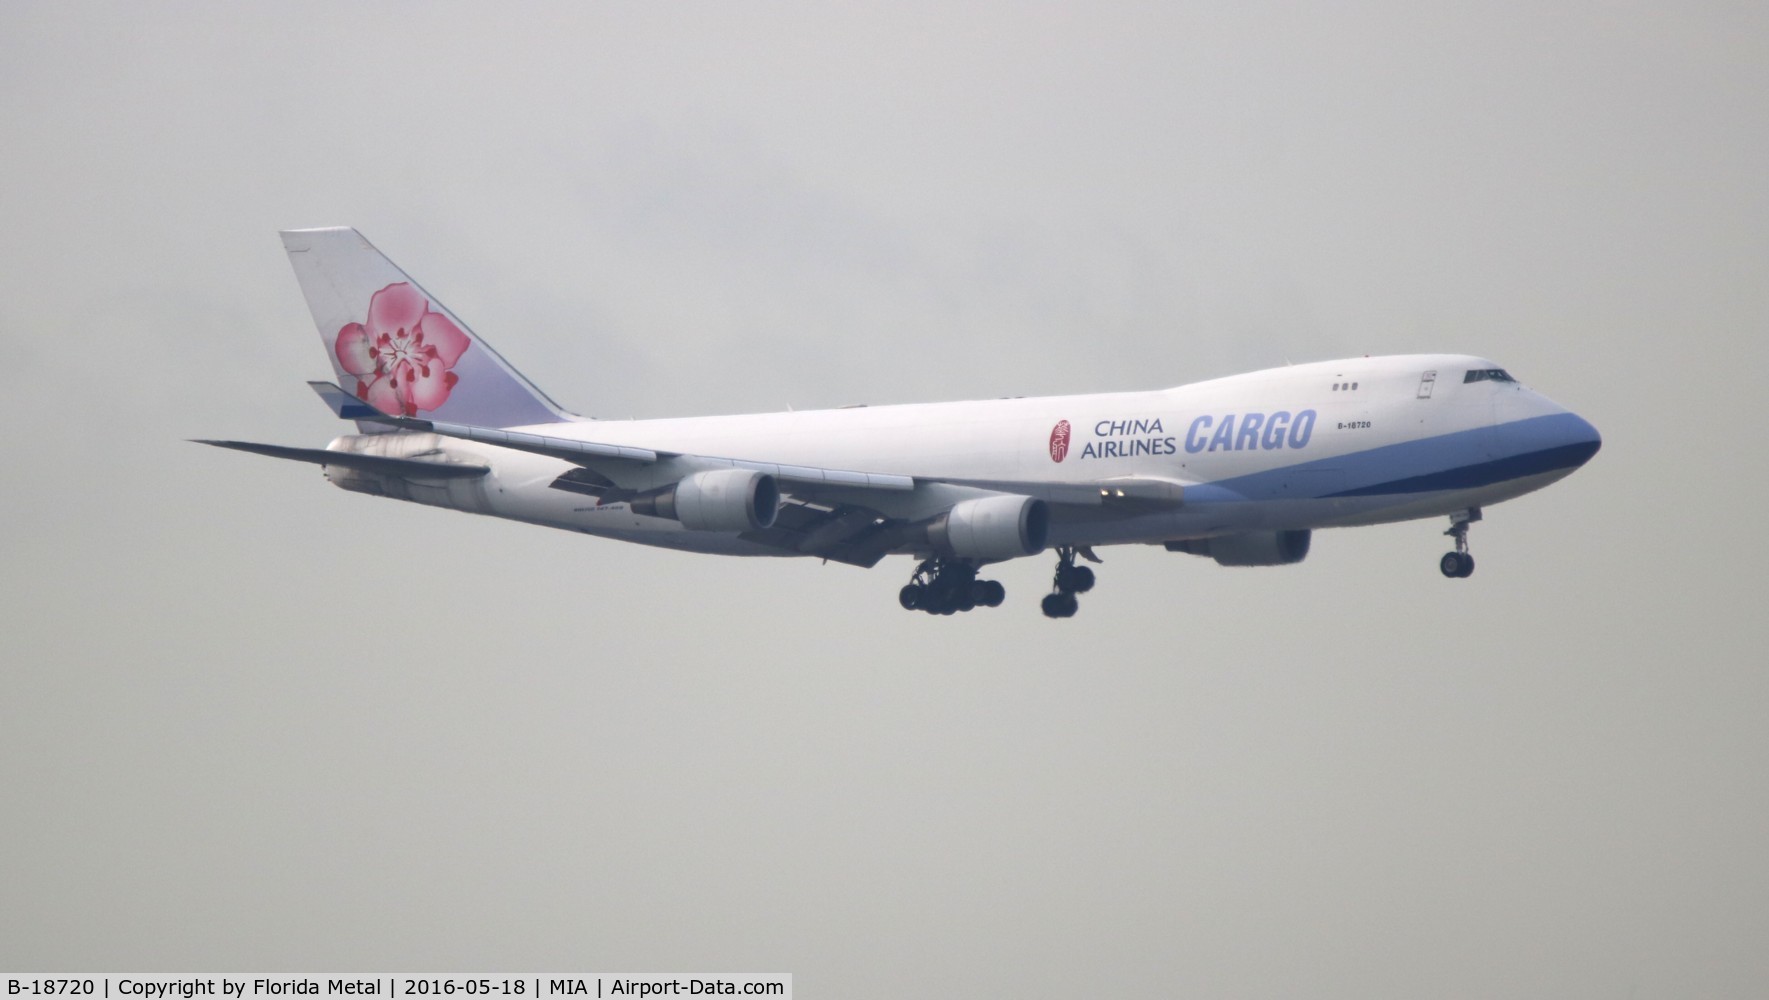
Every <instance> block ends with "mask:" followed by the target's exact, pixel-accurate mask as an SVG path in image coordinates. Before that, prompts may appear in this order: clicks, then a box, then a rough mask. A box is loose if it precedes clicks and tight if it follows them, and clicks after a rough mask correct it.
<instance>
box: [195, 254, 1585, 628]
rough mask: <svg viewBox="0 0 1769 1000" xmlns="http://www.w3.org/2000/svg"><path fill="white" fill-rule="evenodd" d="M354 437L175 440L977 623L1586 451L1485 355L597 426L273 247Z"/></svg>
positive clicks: (1555, 411)
mask: <svg viewBox="0 0 1769 1000" xmlns="http://www.w3.org/2000/svg"><path fill="white" fill-rule="evenodd" d="M281 236H282V240H283V245H284V248H285V249H286V251H287V252H288V256H289V260H290V262H291V263H292V265H293V266H294V270H295V275H296V278H297V279H298V281H299V283H300V285H301V291H302V293H303V294H304V296H305V298H306V300H307V304H308V307H309V309H310V310H311V312H312V314H313V319H314V322H315V323H316V324H317V325H318V328H319V332H320V336H321V338H322V340H323V341H324V343H325V347H326V353H327V354H328V356H329V357H330V358H331V361H332V367H333V371H334V373H335V375H336V377H337V381H336V382H325V381H321V382H311V383H309V385H311V386H312V387H313V388H314V389H315V391H316V392H318V394H319V395H320V397H321V398H322V399H324V400H325V402H326V403H327V404H328V405H329V406H330V407H331V409H332V412H333V413H334V414H335V415H336V416H337V417H339V418H342V419H346V420H353V421H355V422H356V428H357V431H358V432H357V433H355V434H346V435H344V436H341V437H339V438H337V439H336V440H334V441H332V442H331V443H330V444H329V445H327V446H326V447H325V448H323V449H319V448H298V447H287V446H282V445H271V444H258V443H253V442H245V441H220V440H204V441H201V442H200V443H203V444H211V445H216V446H218V447H223V448H232V449H237V450H240V451H246V452H252V453H256V454H259V455H267V456H271V457H275V458H282V459H291V460H295V461H301V462H308V463H313V464H317V465H319V466H320V467H321V469H322V470H323V474H324V476H325V477H326V479H327V480H329V481H330V482H331V483H333V484H334V485H337V486H339V487H342V488H343V489H346V490H351V491H354V492H358V493H365V494H370V495H373V496H381V497H391V498H394V499H398V500H408V501H413V502H416V503H422V504H429V505H431V506H436V507H446V508H449V509H452V510H459V511H466V512H469V513H475V514H489V515H492V516H495V517H504V518H509V519H512V520H516V521H526V522H529V523H531V524H539V525H545V526H548V527H554V528H564V529H567V530H571V531H579V532H583V533H585V534H588V535H596V536H601V537H605V538H613V539H618V540H621V541H628V542H638V543H641V544H646V545H655V546H662V547H666V548H673V549H681V550H687V551H692V552H703V553H712V554H719V555H743V556H808V557H812V558H817V559H822V560H825V561H834V562H838V563H845V564H848V565H853V566H861V567H871V566H874V565H876V564H877V563H879V562H880V561H881V560H883V559H884V557H886V556H890V555H907V556H910V557H912V558H913V559H914V561H915V569H914V571H913V573H912V574H911V576H910V580H909V582H908V583H907V584H905V585H904V586H903V587H902V589H901V590H900V591H899V592H898V602H899V603H900V604H901V605H902V607H904V608H905V609H908V610H912V611H917V610H918V611H923V612H927V613H929V614H935V615H951V614H954V613H957V612H961V611H970V610H972V609H974V608H978V607H995V606H998V605H1000V604H1001V603H1002V601H1003V599H1004V597H1005V594H1006V591H1005V588H1004V587H1003V586H1002V585H1001V584H1000V583H999V582H997V581H994V580H985V579H980V578H979V575H978V574H979V572H980V571H981V570H983V569H984V568H985V567H987V566H991V565H994V564H997V563H1001V562H1005V561H1007V560H1010V559H1019V558H1023V557H1028V556H1036V555H1038V554H1040V553H1042V552H1044V551H1046V550H1054V551H1055V554H1056V558H1057V562H1056V571H1055V573H1054V576H1053V579H1052V584H1051V590H1050V592H1049V593H1048V594H1046V595H1045V596H1044V598H1043V601H1042V610H1043V612H1044V614H1045V615H1046V616H1047V617H1050V618H1068V617H1071V616H1073V615H1074V614H1075V612H1076V610H1077V608H1078V606H1079V602H1078V600H1077V595H1078V594H1082V593H1085V592H1087V591H1089V590H1091V589H1092V588H1093V586H1094V583H1095V579H1096V578H1095V574H1094V571H1093V570H1092V569H1091V568H1090V567H1088V566H1086V565H1081V564H1079V563H1078V562H1077V559H1081V560H1084V561H1086V562H1090V563H1094V564H1098V563H1100V562H1102V560H1101V559H1100V557H1099V556H1098V555H1097V553H1096V552H1095V549H1096V547H1099V546H1106V545H1133V544H1143V545H1159V546H1162V547H1163V548H1165V549H1166V550H1168V551H1171V552H1181V553H1189V554H1192V555H1196V556H1205V557H1209V558H1212V559H1214V560H1215V561H1216V562H1217V563H1219V564H1221V565H1223V566H1280V565H1287V564H1294V563H1298V562H1301V561H1302V559H1303V558H1304V557H1306V556H1307V555H1308V551H1309V545H1310V541H1311V538H1312V535H1313V532H1315V531H1316V530H1319V529H1324V528H1339V527H1351V526H1359V525H1373V524H1385V523H1391V522H1397V521H1406V520H1414V519H1420V518H1438V517H1448V518H1449V524H1450V526H1449V530H1448V531H1446V532H1445V534H1446V535H1448V536H1450V537H1451V538H1452V539H1453V540H1454V546H1455V547H1454V548H1453V549H1452V550H1451V551H1450V552H1448V553H1445V554H1444V555H1443V557H1442V558H1441V559H1440V560H1439V563H1438V566H1439V569H1440V571H1441V572H1442V574H1443V575H1444V576H1446V577H1449V578H1452V579H1461V578H1466V577H1468V576H1469V575H1470V574H1472V573H1473V572H1474V558H1473V556H1472V555H1471V553H1470V551H1469V545H1468V530H1469V527H1470V525H1472V524H1474V523H1475V522H1477V521H1479V520H1481V518H1482V511H1483V510H1484V509H1485V508H1486V507H1489V506H1491V505H1493V504H1496V503H1499V502H1501V501H1504V500H1509V499H1512V498H1513V497H1518V496H1522V495H1523V494H1525V493H1529V492H1532V491H1534V490H1538V489H1541V488H1542V487H1544V486H1547V485H1548V484H1550V483H1553V482H1555V481H1557V480H1559V479H1561V478H1563V477H1565V476H1567V475H1569V474H1570V473H1572V471H1573V470H1575V469H1577V468H1579V467H1580V466H1582V465H1584V464H1585V463H1586V462H1587V461H1589V460H1590V458H1591V456H1593V455H1594V454H1596V452H1597V450H1598V448H1599V447H1600V446H1601V444H1602V439H1601V437H1600V436H1599V435H1598V433H1597V429H1596V428H1595V427H1593V426H1592V425H1591V424H1590V423H1588V422H1586V421H1585V420H1584V419H1583V418H1581V417H1579V416H1578V415H1577V414H1574V413H1572V412H1571V411H1569V410H1567V409H1565V408H1564V407H1562V406H1560V405H1558V404H1556V403H1554V402H1553V401H1551V400H1549V399H1548V398H1547V397H1545V396H1543V395H1541V394H1539V393H1537V392H1535V391H1534V390H1531V389H1528V388H1525V387H1524V386H1523V385H1522V384H1521V383H1520V382H1518V381H1517V380H1516V379H1515V378H1513V377H1512V376H1511V375H1510V373H1508V372H1507V371H1506V370H1505V369H1504V368H1502V367H1501V366H1499V365H1498V364H1496V363H1495V362H1493V361H1490V360H1487V359H1485V358H1479V357H1472V356H1468V355H1460V354H1414V355H1401V356H1387V357H1364V358H1350V359H1344V360H1339V361H1323V362H1315V363H1309V364H1297V365H1291V366H1288V367H1284V368H1274V369H1269V370H1265V371H1256V372H1250V373H1247V374H1241V375H1232V376H1229V377H1226V378H1218V379H1213V380H1211V381H1206V382H1197V383H1193V384H1190V385H1182V386H1177V387H1174V388H1167V389H1156V390H1149V391H1141V392H1117V393H1099V394H1089V395H1072V396H1047V397H1020V398H1009V399H994V400H976V401H968V402H952V403H914V404H905V405H894V406H857V407H846V408H842V409H834V410H809V411H788V412H784V413H752V414H742V415H737V416H716V417H684V418H673V419H647V420H597V419H592V418H588V417H581V416H577V415H575V414H571V413H568V412H566V411H565V410H564V409H562V408H560V407H559V406H558V404H556V403H554V402H553V401H552V400H551V399H550V398H549V397H548V396H547V395H546V394H545V393H543V392H542V391H541V390H540V389H538V388H536V387H535V385H534V384H533V383H532V382H530V381H529V380H528V379H527V378H525V377H524V376H523V375H521V374H520V373H519V372H517V370H516V369H515V368H514V367H512V366H511V365H510V364H509V363H508V362H506V361H505V360H504V358H503V357H502V356H501V355H499V354H498V353H497V352H496V351H494V350H493V349H492V348H491V345H489V344H487V343H486V342H485V341H484V340H483V339H482V338H480V337H479V336H477V335H476V334H474V333H473V332H472V331H471V330H470V329H468V327H467V325H466V324H465V323H462V322H461V321H460V320H459V319H458V318H456V316H455V315H454V314H453V313H451V312H450V311H449V310H448V309H447V308H446V307H444V306H443V305H442V303H441V302H440V301H438V300H437V299H436V297H435V296H433V295H431V294H430V293H429V292H427V291H425V290H424V289H423V288H422V287H421V286H420V285H419V284H418V283H417V282H415V281H413V280H412V279H411V277H409V276H408V275H407V274H406V273H405V272H404V271H402V270H400V269H399V268H398V267H397V266H396V265H395V264H394V263H393V262H392V261H390V260H389V259H388V258H387V257H386V256H384V255H382V254H381V252H380V251H378V250H376V249H375V247H374V246H373V245H371V244H370V243H369V241H368V240H366V239H364V238H363V236H362V235H361V234H360V233H358V232H357V231H356V230H354V229H350V228H325V229H295V230H288V231H284V232H283V233H282V234H281Z"/></svg>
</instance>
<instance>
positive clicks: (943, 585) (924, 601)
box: [897, 558, 1007, 615]
mask: <svg viewBox="0 0 1769 1000" xmlns="http://www.w3.org/2000/svg"><path fill="white" fill-rule="evenodd" d="M1006 599H1007V588H1006V587H1003V586H1002V585H1001V584H1000V583H998V582H996V581H994V580H979V579H977V567H976V566H975V565H973V564H972V563H970V562H967V561H965V560H962V559H939V558H934V559H924V560H922V563H921V565H920V566H917V567H915V575H914V576H911V577H910V578H909V583H908V584H906V585H905V586H904V587H903V589H902V590H900V591H898V592H897V603H898V604H901V605H903V610H905V611H926V612H927V613H928V614H930V615H951V614H957V613H958V612H960V611H969V610H971V609H973V608H994V607H1000V606H1001V602H1002V601H1004V600H1006Z"/></svg>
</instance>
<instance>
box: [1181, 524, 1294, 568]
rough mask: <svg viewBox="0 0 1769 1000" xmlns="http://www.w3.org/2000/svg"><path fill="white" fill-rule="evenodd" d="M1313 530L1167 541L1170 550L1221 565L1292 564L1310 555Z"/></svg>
mask: <svg viewBox="0 0 1769 1000" xmlns="http://www.w3.org/2000/svg"><path fill="white" fill-rule="evenodd" d="M1311 536H1312V533H1311V532H1309V531H1307V530H1300V531H1248V532H1243V533H1241V534H1238V535H1218V536H1217V537H1215V538H1188V539H1186V540H1184V541H1179V542H1167V543H1165V546H1164V547H1165V548H1166V549H1167V551H1169V552H1189V553H1191V554H1192V555H1195V556H1209V557H1210V558H1212V559H1215V560H1216V563H1217V565H1219V566H1288V565H1290V564H1291V563H1299V562H1301V561H1302V560H1303V557H1305V556H1307V555H1308V543H1309V540H1310V538H1311Z"/></svg>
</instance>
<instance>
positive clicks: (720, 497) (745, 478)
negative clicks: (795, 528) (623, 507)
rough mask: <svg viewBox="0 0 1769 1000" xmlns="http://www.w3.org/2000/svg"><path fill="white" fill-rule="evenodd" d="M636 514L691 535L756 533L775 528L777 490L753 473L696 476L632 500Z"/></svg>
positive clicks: (720, 471) (738, 471)
mask: <svg viewBox="0 0 1769 1000" xmlns="http://www.w3.org/2000/svg"><path fill="white" fill-rule="evenodd" d="M632 508H633V511H634V512H635V513H638V514H645V515H648V516H650V517H667V518H670V519H671V520H675V521H680V522H682V527H684V528H690V529H692V530H694V531H757V530H760V529H762V528H770V527H773V525H774V515H775V514H776V513H777V512H778V511H779V509H780V487H779V486H778V485H777V484H776V483H775V482H774V477H773V476H770V475H768V474H767V473H765V472H756V471H755V470H753V469H715V470H713V471H711V472H696V473H694V474H693V475H691V476H685V477H683V479H682V481H681V482H679V483H677V484H676V485H674V486H671V487H669V488H668V489H665V490H663V491H661V492H658V493H653V494H650V495H649V496H642V497H635V498H633V501H632Z"/></svg>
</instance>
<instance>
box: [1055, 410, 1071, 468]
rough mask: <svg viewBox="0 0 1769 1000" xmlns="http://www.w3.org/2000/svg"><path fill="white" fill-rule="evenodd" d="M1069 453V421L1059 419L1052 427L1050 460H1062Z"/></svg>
mask: <svg viewBox="0 0 1769 1000" xmlns="http://www.w3.org/2000/svg"><path fill="white" fill-rule="evenodd" d="M1068 454H1069V422H1068V421H1067V420H1059V421H1057V423H1056V426H1055V427H1052V428H1051V429H1050V460H1051V461H1052V462H1060V461H1062V460H1063V459H1064V458H1066V457H1067V456H1068Z"/></svg>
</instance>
